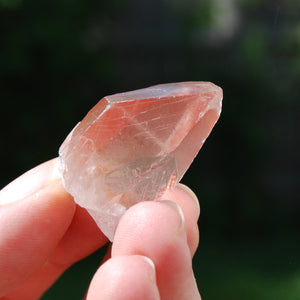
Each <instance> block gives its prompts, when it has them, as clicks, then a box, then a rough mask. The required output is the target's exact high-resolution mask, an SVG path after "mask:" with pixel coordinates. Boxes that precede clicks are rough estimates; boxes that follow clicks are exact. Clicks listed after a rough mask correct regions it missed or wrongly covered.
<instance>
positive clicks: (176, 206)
mask: <svg viewBox="0 0 300 300" xmlns="http://www.w3.org/2000/svg"><path fill="white" fill-rule="evenodd" d="M158 202H161V203H164V204H166V205H168V206H170V207H172V209H175V210H176V212H177V213H178V214H179V216H180V219H181V222H180V226H179V231H180V232H181V233H184V234H186V232H185V220H184V214H183V212H182V210H181V208H180V206H179V205H178V204H177V203H175V202H173V201H171V200H159V201H158Z"/></svg>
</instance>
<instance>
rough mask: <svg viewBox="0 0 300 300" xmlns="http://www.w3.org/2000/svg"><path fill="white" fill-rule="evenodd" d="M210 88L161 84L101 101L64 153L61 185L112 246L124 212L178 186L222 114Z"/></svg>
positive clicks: (218, 98) (216, 89)
mask: <svg viewBox="0 0 300 300" xmlns="http://www.w3.org/2000/svg"><path fill="white" fill-rule="evenodd" d="M221 103H222V90H221V88H219V87H217V86H216V85H214V84H212V83H209V82H181V83H171V84H161V85H156V86H152V87H149V88H145V89H140V90H136V91H131V92H126V93H120V94H115V95H111V96H107V97H104V98H103V99H102V100H101V101H100V102H99V103H98V104H97V105H96V106H95V107H94V108H93V109H92V110H91V111H90V112H89V113H88V114H87V115H86V117H85V118H84V119H83V120H82V121H81V122H79V123H78V124H77V126H76V127H75V128H74V129H73V130H72V131H71V132H70V134H69V135H68V136H67V138H66V140H65V141H64V142H63V144H62V145H61V147H60V149H59V156H60V169H61V174H62V177H63V184H64V187H65V189H66V191H67V192H69V193H70V194H71V195H72V196H73V197H74V200H75V202H76V203H77V204H79V205H80V206H82V207H84V208H86V209H87V211H88V212H89V213H90V215H91V216H92V217H93V218H94V220H95V222H96V223H97V225H98V226H99V228H100V229H101V230H102V232H103V233H104V234H105V235H106V236H107V237H108V238H109V239H110V240H113V236H114V231H115V228H116V226H117V223H118V221H119V219H120V217H121V216H122V214H123V213H124V212H125V211H126V209H128V208H129V207H130V206H132V205H133V204H135V203H137V202H140V201H147V200H157V199H160V198H161V197H162V195H163V194H164V192H166V190H167V189H171V188H172V187H173V186H174V184H176V183H177V182H179V181H180V179H181V178H182V176H183V175H184V173H185V171H186V170H187V169H188V167H189V166H190V164H191V163H192V161H193V159H194V157H195V156H196V155H197V153H198V151H199V150H200V148H201V146H202V144H203V143H204V141H205V139H206V138H207V136H208V135H209V133H210V131H211V130H212V127H213V126H214V124H215V122H216V121H217V119H218V117H219V115H220V112H221Z"/></svg>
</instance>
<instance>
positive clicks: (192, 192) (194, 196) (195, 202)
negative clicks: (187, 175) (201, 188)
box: [175, 182, 201, 217]
mask: <svg viewBox="0 0 300 300" xmlns="http://www.w3.org/2000/svg"><path fill="white" fill-rule="evenodd" d="M176 188H177V189H178V188H179V189H181V190H183V191H184V192H186V193H187V194H188V195H189V196H190V198H191V199H193V201H194V204H195V207H196V208H197V209H196V211H197V214H198V217H199V216H200V212H201V208H200V202H199V200H198V197H197V195H196V194H195V193H194V191H193V190H191V189H190V188H189V187H188V186H187V185H185V184H183V183H180V182H179V183H178V184H177V186H176V187H175V189H176Z"/></svg>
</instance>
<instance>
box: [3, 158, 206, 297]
mask: <svg viewBox="0 0 300 300" xmlns="http://www.w3.org/2000/svg"><path fill="white" fill-rule="evenodd" d="M56 162H57V159H53V160H51V161H48V162H46V163H44V164H42V165H40V166H38V167H36V168H34V169H32V170H31V171H29V172H27V173H25V174H24V175H22V176H21V177H19V178H18V179H16V180H15V181H13V182H12V183H11V184H9V185H8V186H7V187H6V188H4V189H3V190H1V191H0V274H1V277H0V299H3V300H4V299H10V300H15V299H18V300H19V299H22V300H32V299H38V298H39V297H40V296H41V295H42V294H43V293H44V292H45V291H46V290H47V289H48V288H49V287H50V286H51V285H52V284H53V283H54V282H55V280H56V279H57V278H58V277H59V276H60V275H61V274H62V273H63V272H64V271H65V270H66V269H67V268H68V267H70V266H71V265H72V264H73V263H75V262H77V261H79V260H80V259H82V258H84V257H86V256H87V255H89V254H91V253H92V252H94V251H95V250H97V249H98V248H99V247H102V246H103V245H104V244H106V243H107V242H108V240H107V238H106V237H105V236H104V235H103V234H102V232H101V231H100V230H99V228H98V227H97V226H96V224H95V223H94V221H93V220H92V218H91V217H90V216H89V214H88V213H87V212H86V210H85V209H83V208H81V207H79V206H77V205H76V204H75V203H74V201H73V198H72V197H71V196H70V195H69V194H68V193H66V192H65V190H64V189H63V186H62V183H61V179H60V176H59V174H58V172H57V171H56V170H57V169H56ZM164 198H165V199H169V200H171V201H172V202H171V201H156V202H155V201H149V202H141V203H139V204H136V205H134V206H133V207H131V208H130V209H129V210H128V211H127V212H126V213H125V214H124V216H123V217H122V218H121V220H120V223H119V225H118V227H117V230H116V233H115V238H114V242H113V244H112V245H111V247H110V251H109V253H108V254H107V256H106V261H105V262H104V263H103V264H102V265H101V266H100V267H99V269H98V270H97V272H96V273H95V275H94V277H93V279H92V281H91V284H90V287H89V289H88V292H87V295H86V299H87V300H94V299H104V300H105V299H116V300H119V299H120V300H123V299H124V300H125V299H130V300H135V299H144V300H147V299H149V300H150V299H151V300H152V299H178V300H181V299H189V300H190V299H191V300H193V299H200V295H199V292H198V289H197V284H196V281H195V279H194V275H193V270H192V256H193V255H194V253H195V251H196V248H197V245H198V239H199V234H198V227H197V220H198V217H199V212H200V209H199V205H198V203H197V199H196V197H194V196H193V195H192V194H191V192H190V191H189V190H188V189H187V188H186V187H184V186H182V185H179V186H178V187H176V188H175V189H174V190H173V191H170V192H168V193H167V194H166V195H165V197H164ZM179 207H180V208H179ZM184 220H185V221H184Z"/></svg>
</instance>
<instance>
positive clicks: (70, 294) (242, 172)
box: [0, 0, 300, 300]
mask: <svg viewBox="0 0 300 300" xmlns="http://www.w3.org/2000/svg"><path fill="white" fill-rule="evenodd" d="M188 80H203V81H212V82H214V83H216V84H218V85H220V86H221V87H222V88H223V90H224V102H223V112H222V116H221V118H220V120H219V122H218V124H217V125H216V127H215V128H214V130H213V132H212V134H211V136H210V137H209V138H208V140H207V141H206V143H205V145H204V147H203V148H202V150H201V152H200V154H199V155H198V157H197V158H196V160H195V161H194V163H193V165H192V167H191V168H190V169H189V171H188V172H187V174H186V175H185V177H184V179H183V182H184V183H186V184H188V185H189V186H190V187H191V188H192V189H193V190H194V191H195V192H196V194H197V195H198V197H199V199H200V202H201V210H202V213H201V219H200V221H199V226H200V231H201V241H200V246H199V250H198V251H197V253H196V256H195V259H194V269H195V274H196V278H197V282H198V284H199V289H200V291H201V294H202V297H203V299H209V300H210V299H231V300H233V299H257V300H258V299H272V300H276V299H285V300H294V299H295V300H296V299H300V240H299V229H300V197H299V195H300V175H299V167H300V166H299V164H300V159H299V153H300V152H299V129H300V128H299V118H300V114H299V96H300V1H299V0H285V1H284V0H273V1H272V0H261V1H258V0H210V1H205V0H202V1H201V0H198V1H196V0H152V1H147V0H123V1H117V0H110V1H101V0H97V1H96V0H85V1H83V0H51V1H40V0H24V1H22V0H0V100H1V121H0V122H1V139H0V143H1V144H0V146H1V147H0V151H1V169H2V171H1V178H0V183H1V187H3V186H5V185H6V184H7V183H8V182H10V181H11V180H12V179H14V178H15V177H17V176H19V175H20V174H22V173H23V172H25V171H26V170H28V169H30V168H32V167H34V166H35V165H37V164H39V163H41V162H43V161H46V160H48V159H50V158H52V157H55V156H57V151H58V148H59V146H60V144H61V143H62V141H63V140H64V138H65V136H66V135H67V134H68V132H69V131H70V130H71V128H72V127H73V126H74V125H75V124H76V123H77V122H78V121H79V120H80V119H82V118H83V117H84V115H85V114H86V113H87V111H88V110H89V109H90V108H91V107H93V106H94V105H95V104H96V103H97V101H98V100H99V99H100V98H101V97H103V96H105V95H108V94H112V93H116V92H122V91H128V90H132V89H137V88H142V87H146V86H150V85H153V84H158V83H166V82H175V81H188ZM102 254H103V252H101V251H98V252H96V253H95V254H93V255H92V256H91V257H89V258H87V259H86V260H84V261H82V262H80V263H79V264H76V265H75V266H74V267H72V268H71V269H70V270H69V271H68V272H66V274H65V275H64V276H63V277H62V278H61V279H60V280H59V281H58V282H57V283H56V285H55V286H54V287H53V288H52V289H51V290H50V291H48V292H47V293H46V294H45V295H44V297H43V298H42V299H43V300H46V299H81V298H82V296H83V294H84V292H85V290H86V288H87V286H88V282H89V280H90V278H91V277H92V275H93V272H94V271H95V270H96V269H97V267H98V265H99V263H100V261H101V256H102ZM0 276H1V275H0Z"/></svg>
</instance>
